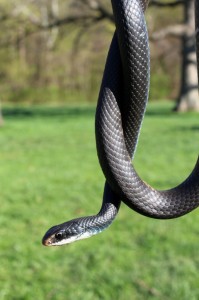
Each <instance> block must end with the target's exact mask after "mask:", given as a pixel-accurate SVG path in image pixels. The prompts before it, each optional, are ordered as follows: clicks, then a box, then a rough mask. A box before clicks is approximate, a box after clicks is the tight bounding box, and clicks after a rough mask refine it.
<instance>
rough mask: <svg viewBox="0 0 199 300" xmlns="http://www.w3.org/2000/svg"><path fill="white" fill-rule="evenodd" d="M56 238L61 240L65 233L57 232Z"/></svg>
mask: <svg viewBox="0 0 199 300" xmlns="http://www.w3.org/2000/svg"><path fill="white" fill-rule="evenodd" d="M55 238H56V240H58V241H61V240H62V238H63V233H62V232H58V233H56V234H55Z"/></svg>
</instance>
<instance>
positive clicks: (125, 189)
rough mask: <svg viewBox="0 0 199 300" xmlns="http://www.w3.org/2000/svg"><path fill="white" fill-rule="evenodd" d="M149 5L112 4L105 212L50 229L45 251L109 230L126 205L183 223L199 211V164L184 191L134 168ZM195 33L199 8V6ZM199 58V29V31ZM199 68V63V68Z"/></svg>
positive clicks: (105, 99)
mask: <svg viewBox="0 0 199 300" xmlns="http://www.w3.org/2000/svg"><path fill="white" fill-rule="evenodd" d="M147 5H148V0H112V7H113V13H114V18H115V24H116V32H115V33H114V36H113V39H112V43H111V46H110V50H109V54H108V57H107V62H106V66H105V71H104V75H103V80H102V84H101V88H100V93H99V99H98V104H97V110H96V122H95V124H96V125H95V129H96V145H97V153H98V157H99V162H100V165H101V168H102V170H103V172H104V175H105V177H106V183H105V188H104V196H103V203H102V207H101V209H100V211H99V213H98V214H97V215H94V216H88V217H82V218H77V219H74V220H71V221H68V222H65V223H62V224H60V225H56V226H53V227H52V228H50V229H49V230H48V231H47V232H46V234H45V235H44V237H43V240H42V243H43V244H44V245H45V246H53V245H63V244H67V243H71V242H73V241H76V240H79V239H83V238H87V237H90V236H92V235H94V234H97V233H99V232H101V231H102V230H104V229H105V228H107V227H108V226H109V225H110V224H111V223H112V221H113V220H114V218H115V217H116V215H117V213H118V210H119V206H120V202H121V200H122V201H123V202H124V203H125V204H126V205H128V206H129V207H130V208H132V209H133V210H135V211H137V212H139V213H140V214H143V215H145V216H148V217H152V218H157V219H169V218H176V217H180V216H182V215H184V214H187V213H188V212H190V211H191V210H193V209H195V208H196V207H198V205H199V162H197V164H196V166H195V168H194V170H193V172H192V173H191V175H190V176H189V177H188V178H187V179H186V180H185V181H184V182H183V183H181V184H180V185H179V186H177V187H175V188H172V189H170V190H164V191H159V190H155V189H153V188H152V187H150V186H149V185H148V184H146V183H145V182H143V181H142V179H141V178H140V177H139V176H138V174H137V173H136V171H135V169H134V167H133V166H132V162H131V160H132V157H133V155H134V152H135V149H136V145H137V140H138V136H139V132H140V127H141V124H142V119H143V116H144V112H145V108H146V104H147V100H148V92H149V79H150V53H149V44H148V33H147V27H146V22H145V17H144V11H145V9H146V7H147ZM195 11H196V28H199V4H198V2H197V1H196V6H195ZM196 46H197V47H196V48H197V49H196V52H197V56H198V57H199V54H198V53H199V29H197V30H196ZM198 65H199V63H198Z"/></svg>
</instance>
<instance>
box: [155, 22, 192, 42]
mask: <svg viewBox="0 0 199 300" xmlns="http://www.w3.org/2000/svg"><path fill="white" fill-rule="evenodd" d="M188 31H189V28H188V27H187V26H186V25H183V24H181V25H175V26H168V27H166V28H164V29H161V30H159V31H156V32H154V33H153V34H152V35H151V40H152V41H157V40H160V39H164V38H165V37H168V36H172V37H177V38H180V37H182V36H183V35H184V34H185V33H187V32H188Z"/></svg>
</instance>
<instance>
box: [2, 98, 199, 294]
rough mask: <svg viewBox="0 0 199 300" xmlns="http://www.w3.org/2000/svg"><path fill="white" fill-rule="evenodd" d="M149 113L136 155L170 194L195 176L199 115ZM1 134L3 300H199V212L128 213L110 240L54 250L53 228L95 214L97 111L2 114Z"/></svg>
mask: <svg viewBox="0 0 199 300" xmlns="http://www.w3.org/2000/svg"><path fill="white" fill-rule="evenodd" d="M170 109H171V106H170V105H169V104H164V103H163V104H161V103H160V104H158V105H157V104H151V105H150V106H149V108H148V110H147V115H146V117H145V120H144V123H143V127H142V132H141V135H140V141H139V145H138V148H137V153H136V157H135V166H136V169H137V171H138V173H139V174H140V175H141V177H142V178H143V179H144V180H145V181H147V182H149V183H150V184H152V185H153V186H154V187H156V188H159V189H163V188H169V187H172V186H174V185H176V184H178V183H180V182H181V181H182V180H184V179H185V178H186V177H187V176H188V174H189V173H190V172H191V170H192V168H193V167H194V164H195V162H196V159H197V155H198V149H199V116H198V114H194V113H190V114H179V115H177V114H174V113H171V112H170ZM4 114H5V125H4V127H2V128H0V199H1V214H0V299H6V300H7V299H10V300H14V299H32V300H33V299H34V300H35V299H39V300H42V299H45V300H48V299H55V300H57V299H59V300H62V299H63V300H66V299H67V300H74V299H75V300H99V299H103V300H112V299H114V300H117V299H118V300H127V299H132V300H143V299H161V300H164V299H172V300H175V299H176V300H179V299H181V300H196V299H199V255H198V245H199V243H198V239H199V228H198V222H199V211H198V210H196V211H194V212H192V213H190V214H189V215H187V216H184V217H182V218H179V219H175V220H169V221H160V220H153V219H149V218H145V217H143V216H141V215H139V214H137V213H135V212H134V211H132V210H130V209H129V208H128V207H126V206H125V205H122V207H121V209H120V213H119V215H118V217H117V219H116V221H115V222H114V223H113V224H112V226H111V227H110V228H109V229H108V230H107V231H105V232H104V233H103V234H100V235H97V236H95V237H93V238H91V239H87V240H83V241H79V242H77V243H74V244H71V245H69V246H63V247H54V248H47V247H43V246H42V245H41V238H42V236H43V234H44V233H45V231H46V230H47V229H48V228H49V227H50V226H52V225H55V224H58V223H61V222H64V221H66V220H69V219H71V218H74V217H78V216H82V215H88V214H93V213H97V212H98V209H99V208H100V205H101V199H102V191H103V185H104V178H103V175H102V172H101V170H100V167H99V164H98V159H97V155H96V150H95V137H94V115H95V109H94V108H93V107H90V106H89V107H79V108H78V107H76V108H72V107H68V108H67V107H59V108H39V107H35V108H30V109H29V108H20V109H18V110H16V109H13V108H7V109H4Z"/></svg>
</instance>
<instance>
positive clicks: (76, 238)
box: [51, 232, 93, 246]
mask: <svg viewBox="0 0 199 300" xmlns="http://www.w3.org/2000/svg"><path fill="white" fill-rule="evenodd" d="M92 235H93V233H92V234H91V233H89V232H85V233H83V234H80V235H77V236H72V237H71V238H67V239H63V240H61V241H57V242H55V243H52V244H51V246H62V245H65V244H70V243H73V242H76V241H79V240H83V239H87V238H89V237H91V236H92Z"/></svg>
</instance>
